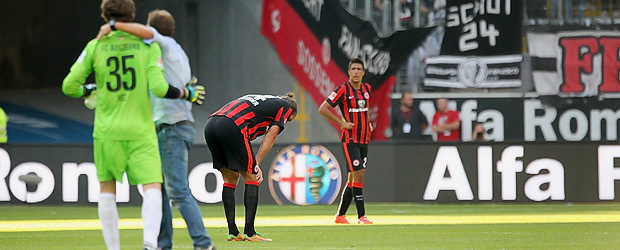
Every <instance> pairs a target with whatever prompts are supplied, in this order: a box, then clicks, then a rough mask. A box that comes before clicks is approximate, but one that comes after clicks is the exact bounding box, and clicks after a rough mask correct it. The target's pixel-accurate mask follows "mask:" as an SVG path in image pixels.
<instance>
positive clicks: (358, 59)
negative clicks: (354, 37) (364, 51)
mask: <svg viewBox="0 0 620 250" xmlns="http://www.w3.org/2000/svg"><path fill="white" fill-rule="evenodd" d="M354 63H359V64H361V65H362V69H364V70H365V68H364V61H362V59H360V58H359V57H356V58H353V59H351V61H349V67H348V68H347V69H351V65H352V64H354Z"/></svg>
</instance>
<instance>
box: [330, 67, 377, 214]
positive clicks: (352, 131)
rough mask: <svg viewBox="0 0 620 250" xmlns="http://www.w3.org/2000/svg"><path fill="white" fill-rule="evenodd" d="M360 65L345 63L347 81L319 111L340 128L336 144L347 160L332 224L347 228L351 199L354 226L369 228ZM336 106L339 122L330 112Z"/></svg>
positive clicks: (366, 93) (368, 128)
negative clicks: (345, 181) (365, 195)
mask: <svg viewBox="0 0 620 250" xmlns="http://www.w3.org/2000/svg"><path fill="white" fill-rule="evenodd" d="M364 72H365V71H364V62H363V61H362V60H361V59H359V58H354V59H351V61H350V62H349V69H348V74H349V81H348V82H345V83H344V84H342V85H340V86H338V87H337V88H336V89H335V90H334V92H332V94H331V95H329V97H328V98H327V99H326V100H325V101H323V103H322V104H321V106H320V107H319V112H320V113H321V114H322V115H324V116H325V117H327V119H329V120H330V121H332V122H335V123H337V124H338V125H340V127H342V132H341V133H340V140H341V141H342V148H343V149H344V156H345V158H346V159H347V172H348V179H347V185H346V187H345V188H344V190H343V191H342V197H341V199H340V206H339V207H338V214H336V223H343V224H349V221H347V219H346V218H345V214H346V213H347V209H349V205H351V199H353V197H355V207H356V208H357V217H358V221H357V223H358V224H372V222H371V221H369V220H368V218H366V210H365V208H364V195H363V192H362V188H363V187H364V172H365V169H366V161H367V155H368V143H369V142H370V132H372V129H373V128H372V124H370V116H369V114H368V104H369V101H370V100H369V99H370V85H369V84H368V83H364V82H362V77H363V76H364ZM336 106H339V107H340V112H341V114H343V116H344V117H343V118H339V117H338V116H336V115H335V114H334V113H332V112H331V110H330V109H332V108H334V107H336Z"/></svg>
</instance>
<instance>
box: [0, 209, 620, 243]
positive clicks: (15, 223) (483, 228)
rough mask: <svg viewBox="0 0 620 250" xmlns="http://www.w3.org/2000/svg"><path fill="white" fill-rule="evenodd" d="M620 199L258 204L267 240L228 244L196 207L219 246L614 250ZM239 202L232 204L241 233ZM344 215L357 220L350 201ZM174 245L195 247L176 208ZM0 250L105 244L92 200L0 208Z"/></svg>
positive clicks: (129, 215)
mask: <svg viewBox="0 0 620 250" xmlns="http://www.w3.org/2000/svg"><path fill="white" fill-rule="evenodd" d="M619 208H620V205H619V204H616V203H601V204H577V205H574V204H573V205H571V204H542V205H538V204H537V205H531V204H496V205H488V204H474V205H472V204H418V203H416V204H412V203H369V204H367V206H366V211H367V215H368V218H369V219H370V220H372V221H374V222H375V224H374V225H357V224H351V225H335V224H333V218H334V215H333V214H334V213H335V212H336V209H337V206H336V205H329V206H326V205H320V206H316V205H315V206H277V205H260V206H259V209H258V216H257V218H256V227H257V230H258V231H259V232H261V233H262V234H263V235H264V236H265V237H268V238H273V240H274V241H273V242H227V241H226V235H227V234H228V230H227V228H226V222H225V218H224V212H223V208H222V206H221V204H213V205H201V209H202V215H203V216H204V222H205V226H206V227H207V229H208V232H209V234H210V235H211V237H212V238H213V241H214V243H215V245H216V246H217V248H218V249H220V250H222V249H224V250H225V249H619V248H620V247H619V246H620V209H619ZM119 214H120V217H121V221H120V223H119V226H120V228H121V244H122V246H123V249H140V247H141V246H142V230H141V228H142V221H141V219H140V208H139V207H128V206H121V207H119ZM243 214H244V211H243V207H242V206H239V207H237V225H238V226H239V227H240V230H241V231H242V230H243V229H242V227H243V224H244V223H243V219H244V217H243ZM347 217H348V219H349V221H350V222H355V218H356V217H357V216H356V215H355V206H354V204H352V206H351V208H350V209H349V213H348V216H347ZM174 226H175V233H174V244H175V249H193V246H192V241H191V239H190V237H189V236H188V233H187V230H186V229H185V222H184V221H183V220H182V219H181V216H180V214H179V213H178V212H177V211H176V210H175V221H174ZM0 249H105V245H104V242H103V237H102V236H101V231H100V225H99V220H98V219H97V208H96V207H95V206H83V207H80V206H77V207H76V206H53V207H50V206H40V205H36V206H6V205H4V206H2V207H0Z"/></svg>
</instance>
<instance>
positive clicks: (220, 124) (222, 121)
mask: <svg viewBox="0 0 620 250" xmlns="http://www.w3.org/2000/svg"><path fill="white" fill-rule="evenodd" d="M205 141H206V142H207V146H209V151H211V156H212V157H213V168H215V169H218V170H219V169H220V168H223V167H226V168H228V169H230V170H232V171H235V172H238V171H244V172H248V173H250V174H256V172H255V171H254V166H255V165H256V159H255V157H254V152H253V151H252V144H250V141H249V139H248V138H247V137H246V136H244V135H243V134H241V131H240V130H239V128H238V127H237V125H236V124H235V122H234V121H233V120H231V119H230V118H228V117H224V116H212V117H210V118H209V120H207V125H205Z"/></svg>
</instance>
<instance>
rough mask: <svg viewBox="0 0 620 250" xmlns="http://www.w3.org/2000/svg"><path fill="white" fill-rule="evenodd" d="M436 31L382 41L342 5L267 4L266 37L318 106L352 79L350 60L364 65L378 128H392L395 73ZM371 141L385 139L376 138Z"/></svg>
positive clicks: (333, 0)
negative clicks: (348, 72)
mask: <svg viewBox="0 0 620 250" xmlns="http://www.w3.org/2000/svg"><path fill="white" fill-rule="evenodd" d="M432 30H433V28H419V29H408V30H402V31H397V32H395V33H394V34H392V35H391V36H389V37H379V36H378V34H377V32H376V31H375V29H374V27H373V25H372V24H371V23H370V22H368V21H364V20H362V19H360V18H358V17H356V16H354V15H353V14H351V13H349V12H348V11H347V10H346V9H345V8H344V7H343V6H342V4H341V2H340V1H339V0H325V1H301V0H288V1H287V0H265V1H264V2H263V20H262V30H261V32H262V34H263V35H264V36H265V37H267V38H268V39H269V41H271V43H272V45H273V46H274V47H275V50H276V51H277V53H278V55H279V56H280V60H281V61H282V63H283V64H284V65H286V66H287V67H288V68H289V69H290V71H291V73H292V74H293V76H295V78H296V79H297V80H298V81H299V84H300V85H301V86H302V87H303V88H304V89H305V90H306V91H307V92H308V93H309V94H310V95H311V96H312V99H313V100H314V102H315V103H316V104H317V106H318V105H320V104H321V103H322V102H323V101H324V100H325V99H326V98H327V96H329V94H330V93H331V91H333V90H334V89H335V88H336V86H338V85H340V84H342V83H344V82H346V81H347V80H348V75H347V69H348V64H349V61H350V59H352V58H356V57H359V58H361V59H362V60H363V61H364V64H365V68H366V72H365V74H364V77H363V79H362V81H364V82H367V83H369V84H370V85H371V87H372V93H371V95H370V104H369V106H370V110H371V118H370V120H371V122H372V123H373V125H374V127H375V128H386V127H388V126H389V124H388V122H386V121H389V102H390V100H389V96H388V95H389V93H390V92H391V91H392V86H393V84H394V82H395V77H394V73H395V72H396V69H397V68H398V66H399V65H400V64H401V63H402V62H404V61H405V60H406V59H407V58H408V57H409V55H410V54H411V52H412V51H413V49H414V48H416V47H418V46H419V45H420V44H421V43H422V41H424V39H426V36H427V35H428V34H429V33H430V32H431V31H432ZM332 125H333V126H334V128H335V129H337V130H340V127H339V126H337V125H336V124H335V123H332ZM372 140H385V137H384V136H383V134H377V133H373V134H372Z"/></svg>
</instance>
